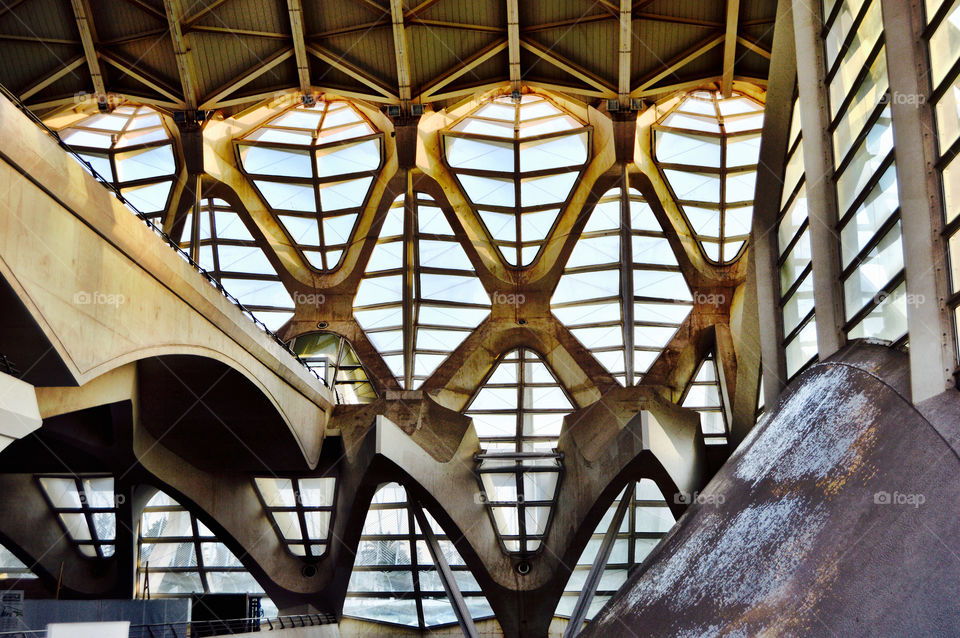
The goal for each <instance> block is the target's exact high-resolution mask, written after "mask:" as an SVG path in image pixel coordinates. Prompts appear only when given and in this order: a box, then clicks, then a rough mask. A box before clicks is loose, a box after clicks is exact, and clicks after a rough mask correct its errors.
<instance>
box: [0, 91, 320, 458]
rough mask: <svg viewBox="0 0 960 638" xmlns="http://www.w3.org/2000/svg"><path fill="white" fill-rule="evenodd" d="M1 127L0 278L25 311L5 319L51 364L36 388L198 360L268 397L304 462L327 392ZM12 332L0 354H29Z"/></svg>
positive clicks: (24, 138)
mask: <svg viewBox="0 0 960 638" xmlns="http://www.w3.org/2000/svg"><path fill="white" fill-rule="evenodd" d="M0 127H2V128H3V129H4V130H5V131H7V133H8V134H6V135H4V136H3V139H2V140H0V149H2V154H3V157H4V162H3V163H2V164H0V185H2V188H0V192H2V196H0V197H2V200H0V209H2V214H0V275H2V277H3V278H4V279H5V280H6V285H7V286H8V287H9V289H10V290H12V291H13V293H14V294H15V295H16V297H17V298H18V299H19V300H20V304H18V305H17V306H15V307H14V308H13V310H15V311H16V310H20V311H21V312H22V311H24V310H26V314H25V315H20V316H17V317H15V318H14V319H13V320H14V321H16V322H18V323H20V324H27V325H30V326H31V327H30V328H29V329H26V330H27V332H28V333H30V334H37V333H42V334H43V336H44V340H45V341H46V342H48V343H50V345H51V346H52V347H53V351H54V352H55V353H56V357H57V358H58V359H59V360H60V364H59V365H53V368H54V370H53V374H51V377H50V378H49V379H43V378H34V382H35V384H36V385H73V384H80V385H82V384H84V383H86V382H88V381H90V380H92V379H94V378H96V377H98V376H100V375H102V374H104V373H106V372H108V371H110V370H112V369H114V368H117V367H120V366H122V365H124V364H126V363H129V362H132V361H136V360H138V359H142V358H144V357H148V356H155V355H162V354H165V353H172V352H179V353H189V352H192V353H204V354H205V355H206V356H209V357H212V358H216V359H219V360H221V361H222V362H224V363H226V364H227V365H230V366H231V367H234V368H236V369H238V370H240V371H241V372H242V373H243V374H244V375H245V376H247V377H248V378H249V379H250V381H251V382H253V383H254V384H255V385H258V386H259V387H260V388H261V389H263V390H265V391H266V392H267V393H268V394H270V395H272V396H273V403H274V404H275V405H277V406H278V409H279V410H280V412H281V414H282V415H283V418H284V420H285V421H286V422H287V424H288V425H289V427H290V428H291V430H292V431H293V433H294V436H295V437H296V438H297V439H298V441H299V446H300V448H301V451H302V454H303V456H304V457H305V459H306V461H307V463H315V462H316V460H317V458H318V454H319V450H320V446H321V443H322V438H323V422H324V420H325V419H326V415H327V413H328V410H329V407H330V405H331V394H330V391H329V390H328V389H326V388H323V387H322V386H321V384H320V383H318V381H317V380H316V379H315V377H313V376H312V375H311V374H310V373H309V372H308V371H307V370H306V369H305V368H303V367H302V366H300V365H299V364H297V363H296V362H295V360H294V359H292V358H291V357H290V355H289V354H288V353H286V352H284V351H283V349H282V348H281V347H280V346H279V345H278V344H276V343H275V342H273V341H272V340H271V339H270V338H269V337H268V336H267V335H266V334H264V333H263V332H262V331H261V330H260V329H259V328H258V327H257V326H256V325H255V324H253V323H252V322H250V321H249V320H248V319H247V318H246V317H244V316H243V313H242V312H241V311H240V310H239V309H238V308H237V307H236V306H234V305H233V304H231V303H230V302H229V301H228V300H227V299H226V298H224V297H223V296H222V295H221V294H220V293H219V292H218V291H217V290H216V289H214V288H213V287H212V286H210V285H209V283H207V282H206V281H204V279H203V277H202V276H201V275H200V274H199V273H197V272H196V271H194V270H193V269H192V267H191V266H190V265H189V264H187V263H186V262H185V261H183V260H182V259H180V258H179V257H178V255H177V253H175V252H173V251H171V250H170V248H169V247H168V246H167V245H166V244H165V243H164V242H163V241H161V240H160V239H159V238H158V237H157V236H156V235H154V234H153V233H152V232H151V231H150V230H149V229H148V228H147V227H146V226H144V225H143V224H142V223H141V222H140V221H139V220H137V218H136V217H135V216H133V215H131V214H130V212H129V211H127V210H125V208H124V206H123V205H122V204H120V202H119V201H118V200H116V199H115V198H114V197H112V196H111V195H110V194H109V192H108V191H107V190H105V189H104V188H103V187H102V186H101V185H100V184H99V183H97V181H96V180H94V179H93V178H92V177H91V176H89V175H88V174H87V173H86V172H85V171H84V170H83V169H82V168H81V167H80V166H79V165H78V164H77V163H76V162H74V161H73V160H72V159H71V158H70V157H69V156H68V155H66V154H64V153H62V152H61V151H60V150H59V149H58V148H57V147H56V145H55V143H54V142H53V141H52V140H51V139H50V138H49V137H48V136H47V135H46V133H45V132H43V131H42V130H40V129H38V128H37V127H36V126H34V125H33V124H32V123H31V122H29V121H28V120H27V119H26V118H25V117H24V116H23V115H22V114H21V113H20V112H19V111H17V110H16V108H15V107H14V106H12V105H11V104H9V103H8V102H4V103H3V104H2V105H0ZM121 309H122V311H121ZM18 336H24V335H18V334H16V333H13V334H11V333H6V332H5V333H4V339H3V343H0V347H2V348H3V351H4V352H8V353H9V352H21V353H24V354H30V353H29V352H28V351H26V350H24V349H23V348H21V347H19V346H18V345H17V343H16V342H15V341H14V339H16V338H18ZM34 352H35V351H34ZM40 354H43V353H40ZM8 356H10V355H9V354H8ZM46 359H47V356H44V357H42V358H41V360H46ZM33 364H34V360H33V359H27V360H24V361H21V362H19V364H18V365H19V366H22V367H23V368H24V369H27V368H30V367H31V366H32V365H33ZM57 368H59V371H58V370H57ZM64 370H65V371H66V372H67V375H64V374H62V372H63V371H64ZM58 372H59V373H58ZM34 376H35V377H37V376H38V375H34ZM65 376H66V377H67V378H64V377H65ZM279 406H282V408H279Z"/></svg>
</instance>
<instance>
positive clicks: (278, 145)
mask: <svg viewBox="0 0 960 638" xmlns="http://www.w3.org/2000/svg"><path fill="white" fill-rule="evenodd" d="M323 103H324V104H325V107H324V109H323V113H322V115H321V117H320V120H319V121H318V123H317V128H316V129H315V130H314V131H313V133H314V136H313V139H314V140H316V139H317V138H316V133H317V131H323V130H327V131H335V130H337V129H344V130H347V129H348V128H349V127H351V126H357V122H347V123H345V124H339V125H336V126H334V127H331V128H330V129H324V128H323V125H324V122H325V121H326V118H327V115H328V114H329V113H330V111H331V108H330V107H331V106H332V105H336V104H346V106H345V107H341V108H347V109H350V110H351V111H353V112H354V113H356V115H357V116H359V118H360V120H361V121H362V122H363V123H364V124H366V125H367V126H369V127H370V128H371V129H373V132H372V133H366V134H364V135H360V136H357V137H351V138H346V139H340V140H335V141H332V142H325V143H322V144H295V143H292V142H269V141H264V140H256V139H248V138H250V136H251V135H253V134H254V133H256V132H258V131H260V130H262V129H264V128H267V129H272V130H280V131H284V130H286V131H291V132H292V131H296V132H304V131H306V130H307V129H303V128H297V127H290V126H278V125H275V124H273V122H275V121H276V120H278V119H280V118H283V117H284V116H286V115H288V114H289V113H293V112H296V111H297V109H299V108H301V107H302V106H301V105H298V104H295V105H292V106H290V107H288V108H285V109H283V110H282V111H281V112H279V113H277V114H276V115H273V116H272V117H270V118H269V119H268V120H266V121H265V122H263V123H262V124H260V125H258V126H256V127H255V128H253V129H251V130H250V131H248V132H247V133H245V134H244V135H243V136H242V137H239V138H237V139H235V140H233V152H234V158H235V161H236V165H237V168H238V170H239V171H240V172H241V173H242V174H243V175H244V177H246V178H247V180H248V182H249V183H250V186H252V187H253V189H254V190H255V191H256V193H257V196H258V197H259V198H260V201H262V202H263V204H264V207H265V208H266V209H267V210H268V211H269V212H270V214H271V216H272V217H273V218H274V220H275V221H276V222H277V224H278V225H279V226H280V229H281V230H282V232H283V234H284V236H286V237H287V239H289V240H290V245H291V246H292V247H293V248H294V249H295V250H296V251H297V253H298V254H299V255H300V257H301V259H302V260H303V263H304V264H305V265H306V266H307V267H308V268H310V269H312V270H315V271H317V272H324V273H329V272H333V271H335V270H336V269H337V268H339V267H340V265H341V264H343V260H344V258H345V257H346V254H347V249H348V248H349V247H350V245H351V238H352V237H353V236H354V234H355V233H356V231H357V227H358V225H359V223H360V217H361V214H362V213H363V211H364V210H365V209H366V207H367V205H368V204H369V203H370V198H371V196H372V194H373V190H374V185H375V184H376V181H377V178H378V177H379V176H380V174H381V172H382V171H383V168H384V165H385V162H386V149H385V148H384V142H385V139H386V136H385V135H384V133H383V131H381V130H380V129H378V128H377V127H376V126H375V125H374V124H373V123H372V122H371V121H370V120H369V118H367V116H366V115H364V113H363V112H362V111H361V110H360V109H359V108H357V107H356V106H354V104H353V103H352V102H349V101H346V100H331V101H329V102H327V101H324V102H323ZM341 108H335V109H333V110H334V111H338V110H341ZM371 140H377V141H378V144H377V146H378V150H379V163H378V165H377V167H376V168H375V169H370V170H361V171H352V172H349V173H341V174H337V175H329V176H325V177H321V176H320V175H319V172H318V167H317V153H318V152H320V151H326V150H329V149H334V148H338V147H343V148H346V147H349V146H353V145H356V144H361V143H363V142H367V141H371ZM245 146H250V147H257V148H267V149H276V150H279V151H291V152H295V153H302V152H304V151H305V152H306V153H307V155H308V157H309V158H310V172H311V176H310V177H291V176H284V175H270V174H265V173H255V172H251V171H249V170H247V168H246V167H245V165H244V162H243V156H242V153H241V147H245ZM364 177H370V178H372V179H371V182H370V184H369V186H367V191H366V193H365V194H364V197H363V200H362V201H361V202H360V204H359V205H358V206H355V207H349V208H342V209H336V210H335V211H333V212H331V213H325V212H324V209H323V206H322V203H321V197H320V195H321V190H322V188H321V187H322V186H323V185H325V184H336V183H340V182H347V181H351V180H356V179H362V178H364ZM257 181H266V182H274V183H280V184H292V185H299V186H310V187H311V189H312V191H313V203H314V207H315V209H316V211H315V212H309V211H298V210H292V209H286V208H274V207H273V206H272V205H271V204H270V202H269V200H268V199H267V197H266V195H265V194H264V192H263V190H262V189H261V188H260V187H259V186H258V185H257ZM348 215H355V216H356V217H355V219H354V221H353V224H352V226H351V228H350V232H349V234H348V238H347V242H346V243H331V244H328V243H326V241H325V237H324V224H323V222H324V221H325V220H327V219H333V218H337V217H346V216H348ZM282 216H287V217H297V218H303V219H309V220H313V221H315V222H316V224H317V233H318V235H317V237H318V246H316V247H314V246H309V245H307V244H301V243H300V242H299V241H298V240H297V239H295V238H294V237H293V235H292V233H291V231H290V229H288V228H287V226H286V224H285V223H284V222H283V220H282V219H281V217H282ZM311 248H312V250H311ZM335 251H340V255H339V257H338V259H337V262H336V263H334V264H330V263H329V262H328V253H329V252H335ZM307 253H317V254H318V255H319V256H320V264H321V266H322V267H318V266H316V265H314V263H313V261H312V260H311V259H310V257H309V256H308V255H307Z"/></svg>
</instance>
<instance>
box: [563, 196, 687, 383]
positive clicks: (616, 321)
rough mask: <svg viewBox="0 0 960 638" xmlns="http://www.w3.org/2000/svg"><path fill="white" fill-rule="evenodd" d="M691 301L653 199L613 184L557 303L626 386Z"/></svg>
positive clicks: (569, 268)
mask: <svg viewBox="0 0 960 638" xmlns="http://www.w3.org/2000/svg"><path fill="white" fill-rule="evenodd" d="M621 211H625V212H626V213H627V214H626V215H624V214H623V213H622V212H621ZM622 218H623V219H624V221H623V222H621V219H622ZM625 243H626V244H627V245H626V246H625V245H624V244H625ZM624 248H626V251H625V252H624V250H623V249H624ZM625 253H629V255H630V257H629V259H630V260H631V266H632V267H631V268H629V272H628V273H627V276H628V277H629V280H628V282H627V283H626V285H625V284H624V283H623V281H622V275H623V273H622V268H621V263H622V260H623V259H626V258H627V257H626V254H625ZM629 281H632V291H631V292H632V294H627V295H624V294H623V292H622V289H623V288H624V287H627V288H629V287H630V283H629ZM692 301H693V297H692V295H691V294H690V289H689V287H688V286H687V283H686V280H685V279H684V277H683V274H682V273H681V272H680V266H679V264H678V262H677V258H676V255H674V253H673V249H672V247H671V246H670V242H669V241H668V240H667V237H666V234H665V233H664V232H663V229H662V227H661V226H660V223H659V222H658V221H657V219H656V217H655V216H654V214H653V211H652V210H651V208H650V206H649V204H647V203H646V202H645V201H644V199H643V196H642V195H641V194H640V193H639V192H638V191H636V190H634V189H632V188H631V189H628V190H627V191H626V192H623V190H622V189H621V188H619V187H618V188H614V189H612V190H610V191H608V192H607V193H606V194H605V195H604V196H603V197H602V198H601V199H600V201H599V202H598V203H597V205H596V206H595V207H594V209H593V211H592V212H591V213H590V217H589V219H588V220H587V224H586V226H585V227H584V229H583V233H582V234H581V236H580V238H579V239H578V241H577V244H576V245H575V246H574V249H573V251H572V252H571V253H570V257H569V258H568V260H567V264H566V268H565V269H564V271H563V275H562V276H561V278H560V281H559V282H558V284H557V288H556V290H555V291H554V293H553V298H552V299H551V309H552V310H553V314H554V315H555V316H556V317H557V318H558V319H559V320H560V321H561V322H562V323H563V324H564V325H565V326H567V327H568V328H570V331H571V332H572V333H573V335H574V336H575V337H577V339H578V340H579V341H580V343H582V344H583V346H584V347H586V348H587V349H588V350H590V352H591V353H592V354H593V355H594V357H596V359H597V361H599V362H600V363H601V364H602V365H603V366H604V367H605V368H606V369H607V371H608V372H610V374H612V375H613V376H614V377H615V378H616V379H617V380H618V381H619V382H620V383H621V384H624V385H626V384H630V383H637V382H639V380H640V379H642V377H643V375H644V374H646V372H647V370H648V369H649V368H650V366H651V365H652V364H653V362H654V361H655V360H656V358H657V357H658V356H659V355H660V353H661V352H662V351H663V349H664V348H665V347H666V346H667V344H668V343H669V342H670V340H671V339H672V338H673V335H674V334H675V333H676V331H677V328H679V326H680V324H681V323H683V321H684V320H685V319H686V317H687V315H688V314H690V310H691V308H692V307H693V304H692ZM630 304H632V308H631V307H629V305H630ZM629 315H632V316H633V326H632V332H633V334H632V341H633V349H632V351H631V352H627V347H626V343H627V338H628V337H629V336H630V335H629V333H627V332H626V330H628V329H630V328H625V326H627V323H628V319H627V317H628V316H629Z"/></svg>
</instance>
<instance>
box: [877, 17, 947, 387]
mask: <svg viewBox="0 0 960 638" xmlns="http://www.w3.org/2000/svg"><path fill="white" fill-rule="evenodd" d="M882 9H883V31H884V37H885V38H886V44H887V46H886V53H887V70H888V74H889V79H890V95H891V100H890V102H891V104H890V109H891V111H892V113H893V138H894V148H895V149H896V150H895V152H896V156H897V182H898V185H899V190H900V223H901V229H902V233H903V260H904V266H905V268H906V271H907V322H908V335H909V338H910V389H911V392H912V395H913V401H914V402H920V401H923V400H924V399H928V398H930V397H932V396H935V395H937V394H939V393H940V392H942V391H943V390H944V389H946V388H950V387H952V386H953V378H952V375H953V371H954V369H955V368H956V365H957V349H956V345H955V341H954V338H953V326H952V320H951V316H950V310H949V308H948V307H947V298H948V297H949V294H950V290H949V280H948V277H949V274H948V273H949V270H950V266H949V262H948V260H947V252H946V242H945V241H944V239H943V238H942V237H941V231H942V229H943V214H942V210H943V202H942V197H941V192H940V184H939V178H938V175H937V169H936V166H935V163H936V160H937V140H936V136H935V133H934V131H935V130H936V128H935V126H934V114H933V105H932V104H930V102H929V97H930V93H931V87H929V86H928V80H927V78H929V77H930V72H929V71H930V70H929V66H930V65H929V58H928V56H927V51H926V46H925V45H924V38H923V31H924V27H925V26H926V25H925V23H924V14H923V3H922V2H921V1H920V0H910V1H908V2H904V0H883V2H882Z"/></svg>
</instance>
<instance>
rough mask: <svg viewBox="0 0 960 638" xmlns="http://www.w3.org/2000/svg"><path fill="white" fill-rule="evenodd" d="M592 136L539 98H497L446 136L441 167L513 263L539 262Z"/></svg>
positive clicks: (521, 264)
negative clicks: (445, 166)
mask: <svg viewBox="0 0 960 638" xmlns="http://www.w3.org/2000/svg"><path fill="white" fill-rule="evenodd" d="M590 134H591V128H590V127H589V126H586V125H585V124H583V123H582V122H580V121H579V120H577V119H576V118H574V117H573V116H571V115H570V114H569V113H567V112H566V111H564V110H562V109H561V108H560V107H558V106H557V105H555V104H554V103H553V102H551V101H550V100H548V99H547V98H544V97H541V96H539V95H524V96H523V97H522V98H521V99H520V100H519V101H517V102H514V101H513V100H512V99H511V98H510V97H509V96H501V97H497V98H494V99H493V100H491V101H489V102H487V103H485V104H483V105H481V106H479V107H478V108H477V109H476V110H474V111H472V112H471V113H470V114H468V115H467V116H466V117H464V118H463V119H461V120H460V121H459V122H457V123H456V124H454V125H453V126H452V127H451V128H450V130H448V131H446V132H445V133H444V135H443V140H444V157H445V159H446V162H447V164H448V165H449V166H450V168H451V169H452V170H453V174H454V175H455V176H456V178H457V181H458V182H459V183H460V186H461V188H462V189H463V192H464V194H465V195H466V197H467V199H468V200H469V202H470V203H471V204H472V206H473V209H474V210H475V211H476V212H477V214H478V216H479V217H480V220H481V221H482V222H483V225H484V227H485V228H486V229H487V233H488V234H489V235H490V238H491V239H492V240H493V241H494V243H495V244H496V246H497V248H498V249H499V250H500V253H501V254H502V255H503V257H504V259H505V260H506V261H507V263H509V264H510V265H512V266H528V265H530V264H531V263H532V262H533V260H534V259H535V258H536V256H537V254H538V252H539V251H540V247H541V246H542V245H543V243H544V242H545V240H546V238H547V236H548V235H549V234H550V231H551V229H552V228H553V226H554V223H555V222H556V220H557V217H559V215H560V212H561V211H562V210H563V208H564V207H565V206H566V203H567V200H568V198H569V197H570V193H571V192H572V191H573V187H574V185H575V184H576V183H577V182H578V181H579V178H580V176H581V174H582V171H583V169H584V167H585V166H586V164H587V162H588V161H589V159H590Z"/></svg>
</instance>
